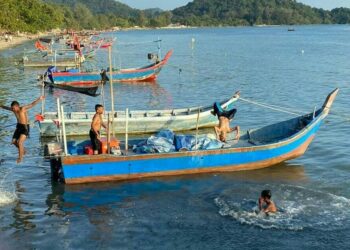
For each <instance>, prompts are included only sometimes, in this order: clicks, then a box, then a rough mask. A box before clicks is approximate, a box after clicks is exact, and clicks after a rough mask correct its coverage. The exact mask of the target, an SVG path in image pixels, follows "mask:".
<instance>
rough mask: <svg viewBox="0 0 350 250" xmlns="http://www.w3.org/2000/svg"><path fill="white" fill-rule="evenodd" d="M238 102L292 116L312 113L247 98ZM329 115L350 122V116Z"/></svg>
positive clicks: (241, 98) (332, 113)
mask: <svg viewBox="0 0 350 250" xmlns="http://www.w3.org/2000/svg"><path fill="white" fill-rule="evenodd" d="M238 100H241V101H244V102H247V103H250V104H254V105H257V106H260V107H264V108H268V109H272V110H275V111H279V112H282V113H287V114H291V115H297V116H300V115H304V114H307V113H310V112H306V111H301V110H293V111H291V108H286V107H281V106H276V105H272V104H266V103H262V102H256V101H252V100H249V99H246V98H243V97H240V98H239V99H238ZM328 115H329V116H334V117H337V118H340V119H343V120H344V121H350V116H347V115H343V114H339V113H337V112H335V111H332V110H331V111H330V112H329V114H328Z"/></svg>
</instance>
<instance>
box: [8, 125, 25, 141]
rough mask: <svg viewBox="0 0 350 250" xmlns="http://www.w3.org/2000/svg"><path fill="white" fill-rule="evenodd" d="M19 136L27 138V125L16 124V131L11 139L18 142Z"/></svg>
mask: <svg viewBox="0 0 350 250" xmlns="http://www.w3.org/2000/svg"><path fill="white" fill-rule="evenodd" d="M21 135H25V136H29V131H28V125H27V124H21V123H17V126H16V130H15V133H14V134H13V137H12V138H13V139H16V140H18V139H19V137H20V136H21Z"/></svg>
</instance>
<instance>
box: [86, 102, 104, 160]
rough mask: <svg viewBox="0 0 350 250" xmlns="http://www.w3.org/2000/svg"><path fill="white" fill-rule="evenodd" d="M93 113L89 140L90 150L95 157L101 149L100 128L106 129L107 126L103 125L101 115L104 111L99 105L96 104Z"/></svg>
mask: <svg viewBox="0 0 350 250" xmlns="http://www.w3.org/2000/svg"><path fill="white" fill-rule="evenodd" d="M95 111H96V114H95V115H94V117H93V118H92V122H91V129H90V133H89V135H90V139H91V144H92V149H93V150H94V154H95V155H97V154H98V151H99V149H100V147H101V142H100V130H101V127H104V128H106V127H107V126H106V125H105V124H104V123H103V119H102V115H103V111H104V109H103V106H102V105H100V104H96V106H95Z"/></svg>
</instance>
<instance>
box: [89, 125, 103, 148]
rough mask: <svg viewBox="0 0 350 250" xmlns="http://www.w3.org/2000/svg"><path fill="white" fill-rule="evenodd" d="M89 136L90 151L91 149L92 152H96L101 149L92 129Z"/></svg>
mask: <svg viewBox="0 0 350 250" xmlns="http://www.w3.org/2000/svg"><path fill="white" fill-rule="evenodd" d="M89 135H90V140H91V145H92V149H93V150H94V151H96V150H98V151H99V150H100V148H101V142H100V140H99V139H98V138H97V135H96V133H95V132H94V131H93V130H92V129H90V133H89Z"/></svg>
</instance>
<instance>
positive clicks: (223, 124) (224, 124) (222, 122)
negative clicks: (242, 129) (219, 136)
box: [219, 116, 231, 133]
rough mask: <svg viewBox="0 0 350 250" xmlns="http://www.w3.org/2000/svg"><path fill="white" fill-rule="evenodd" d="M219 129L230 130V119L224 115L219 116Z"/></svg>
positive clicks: (222, 130)
mask: <svg viewBox="0 0 350 250" xmlns="http://www.w3.org/2000/svg"><path fill="white" fill-rule="evenodd" d="M219 130H220V131H221V132H227V133H229V132H231V129H230V120H229V119H228V118H226V117H224V116H220V117H219Z"/></svg>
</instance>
